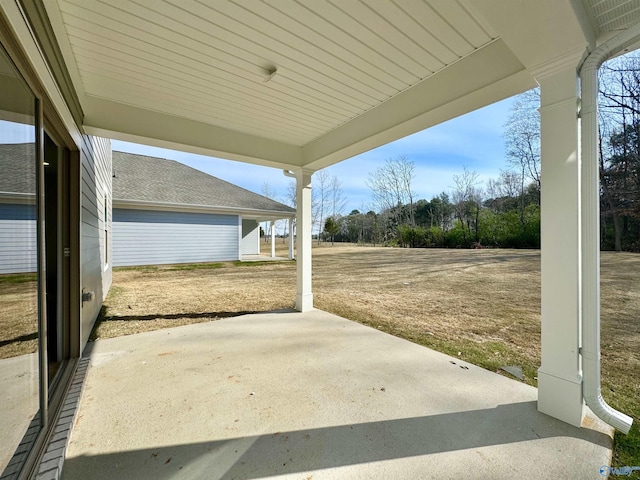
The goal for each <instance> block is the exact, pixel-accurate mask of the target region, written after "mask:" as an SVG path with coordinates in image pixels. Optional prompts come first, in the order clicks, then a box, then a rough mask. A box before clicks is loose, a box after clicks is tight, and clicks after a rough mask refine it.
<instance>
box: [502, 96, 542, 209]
mask: <svg viewBox="0 0 640 480" xmlns="http://www.w3.org/2000/svg"><path fill="white" fill-rule="evenodd" d="M539 108H540V89H539V88H534V89H532V90H529V91H527V92H524V93H521V94H520V95H518V96H517V97H516V101H515V102H514V104H513V105H512V106H511V114H510V115H509V118H508V120H507V123H506V124H505V135H504V136H505V142H506V150H507V159H508V161H509V163H510V164H511V166H512V167H513V168H514V169H515V170H516V171H518V172H519V173H520V178H521V185H520V194H521V195H523V194H524V192H525V190H526V188H527V186H528V183H529V182H533V183H535V185H536V187H537V191H538V192H540V113H539V112H538V109H539ZM539 203H540V201H539V199H538V204H539Z"/></svg>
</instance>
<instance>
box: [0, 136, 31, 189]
mask: <svg viewBox="0 0 640 480" xmlns="http://www.w3.org/2000/svg"><path fill="white" fill-rule="evenodd" d="M35 191H36V157H35V145H34V144H33V143H3V144H0V192H4V193H32V194H33V193H35Z"/></svg>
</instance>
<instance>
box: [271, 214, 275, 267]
mask: <svg viewBox="0 0 640 480" xmlns="http://www.w3.org/2000/svg"><path fill="white" fill-rule="evenodd" d="M275 256H276V222H274V221H273V220H271V258H275Z"/></svg>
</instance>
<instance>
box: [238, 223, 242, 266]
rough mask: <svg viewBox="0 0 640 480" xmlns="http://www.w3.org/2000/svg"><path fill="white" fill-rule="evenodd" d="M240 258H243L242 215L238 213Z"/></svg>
mask: <svg viewBox="0 0 640 480" xmlns="http://www.w3.org/2000/svg"><path fill="white" fill-rule="evenodd" d="M238 260H242V215H238Z"/></svg>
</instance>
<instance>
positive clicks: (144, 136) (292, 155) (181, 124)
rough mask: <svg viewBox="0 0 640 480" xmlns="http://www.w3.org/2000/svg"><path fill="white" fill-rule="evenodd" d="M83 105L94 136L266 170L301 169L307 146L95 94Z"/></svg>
mask: <svg viewBox="0 0 640 480" xmlns="http://www.w3.org/2000/svg"><path fill="white" fill-rule="evenodd" d="M81 103H82V108H83V110H84V112H85V118H84V129H85V131H86V132H87V133H89V134H90V135H96V136H101V137H106V138H112V139H115V140H123V141H127V142H134V143H140V144H143V145H151V146H155V147H160V148H168V149H172V150H180V151H184V152H189V153H197V154H200V155H207V156H211V157H218V158H224V159H227V160H236V161H240V162H245V163H253V164H256V165H263V166H266V167H274V168H283V169H290V168H292V167H298V166H300V162H301V158H302V148H301V147H298V146H295V145H291V144H287V143H283V142H278V141H275V140H269V139H267V138H264V137H258V136H254V135H249V134H246V133H240V132H236V131H234V130H228V129H225V128H222V127H217V126H215V125H209V124H206V123H202V122H197V121H194V120H189V119H187V118H183V117H176V116H173V115H168V114H166V113H161V112H156V111H152V110H146V109H143V108H139V107H134V106H131V105H124V104H122V103H118V102H113V101H110V100H105V99H102V98H97V97H94V96H90V95H85V96H84V97H83V99H82V101H81Z"/></svg>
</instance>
